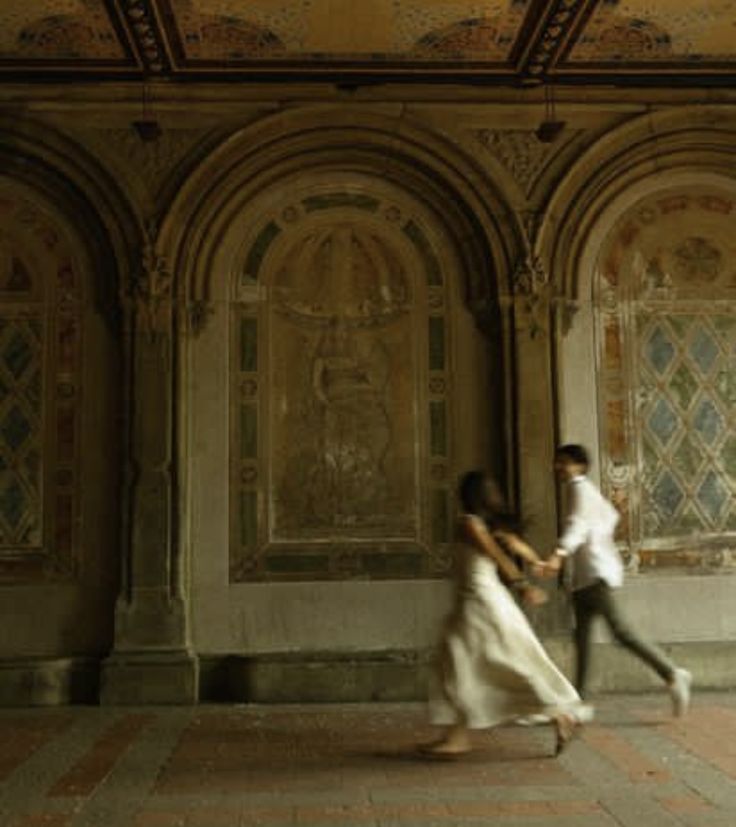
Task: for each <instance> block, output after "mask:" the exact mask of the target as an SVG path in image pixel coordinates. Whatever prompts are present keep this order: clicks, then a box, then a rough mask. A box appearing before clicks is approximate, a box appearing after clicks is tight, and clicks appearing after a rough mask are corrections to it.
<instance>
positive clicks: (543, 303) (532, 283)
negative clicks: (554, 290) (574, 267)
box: [513, 253, 549, 338]
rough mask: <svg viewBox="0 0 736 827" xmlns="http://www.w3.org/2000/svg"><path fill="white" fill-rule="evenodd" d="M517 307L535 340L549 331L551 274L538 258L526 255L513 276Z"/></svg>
mask: <svg viewBox="0 0 736 827" xmlns="http://www.w3.org/2000/svg"><path fill="white" fill-rule="evenodd" d="M513 287H514V295H515V296H516V297H517V306H518V308H519V309H520V310H521V311H522V314H523V315H524V316H525V317H526V320H527V325H528V330H529V334H530V336H531V337H532V338H535V337H536V336H537V335H539V334H540V333H543V332H544V331H546V330H547V329H548V319H547V316H548V309H549V274H548V273H547V270H546V268H545V266H544V264H543V263H542V261H541V259H540V258H539V257H538V256H535V255H534V254H532V253H528V254H527V255H525V256H524V257H523V258H522V259H521V260H520V262H519V264H518V265H517V267H516V269H515V270H514V274H513Z"/></svg>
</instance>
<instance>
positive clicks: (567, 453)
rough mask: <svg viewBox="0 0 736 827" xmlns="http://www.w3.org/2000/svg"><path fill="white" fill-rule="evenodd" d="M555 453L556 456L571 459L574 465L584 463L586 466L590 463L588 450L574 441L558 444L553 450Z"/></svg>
mask: <svg viewBox="0 0 736 827" xmlns="http://www.w3.org/2000/svg"><path fill="white" fill-rule="evenodd" d="M555 455H556V456H558V457H567V459H569V460H572V461H573V462H574V463H575V464H576V465H584V466H585V467H586V468H587V467H588V466H589V465H590V460H589V459H588V452H587V451H586V450H585V448H583V446H582V445H576V444H574V443H569V444H567V445H560V447H559V448H558V449H557V450H556V451H555Z"/></svg>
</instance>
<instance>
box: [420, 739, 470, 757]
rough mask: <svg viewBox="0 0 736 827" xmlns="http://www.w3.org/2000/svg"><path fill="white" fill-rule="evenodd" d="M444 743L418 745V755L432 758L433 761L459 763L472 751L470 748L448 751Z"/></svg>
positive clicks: (434, 742)
mask: <svg viewBox="0 0 736 827" xmlns="http://www.w3.org/2000/svg"><path fill="white" fill-rule="evenodd" d="M444 745H445V742H444V741H433V742H431V743H429V744H418V745H417V753H418V754H419V755H420V756H421V757H422V758H430V759H432V760H433V761H457V760H458V759H459V758H462V757H463V756H464V755H467V754H468V753H469V752H470V751H471V748H470V747H464V748H460V749H447V748H446V747H445V746H444Z"/></svg>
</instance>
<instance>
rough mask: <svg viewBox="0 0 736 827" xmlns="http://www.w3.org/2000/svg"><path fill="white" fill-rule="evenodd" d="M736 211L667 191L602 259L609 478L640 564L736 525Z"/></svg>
mask: <svg viewBox="0 0 736 827" xmlns="http://www.w3.org/2000/svg"><path fill="white" fill-rule="evenodd" d="M734 216H736V200H733V199H731V198H730V197H728V196H726V195H723V194H720V193H715V192H709V191H700V190H692V191H681V192H679V191H678V192H667V193H663V194H660V195H658V196H656V197H652V198H650V199H648V200H646V201H645V202H642V203H640V204H638V205H637V206H636V207H635V208H634V209H633V210H631V211H630V212H629V214H627V215H626V216H624V217H623V218H622V219H621V220H620V221H619V223H618V225H617V227H616V228H615V229H614V231H613V232H612V234H611V236H610V238H609V240H608V242H607V244H606V245H605V247H604V250H603V253H602V256H601V259H600V261H599V277H598V283H597V296H596V300H597V303H598V307H599V325H598V331H599V341H600V365H601V380H602V381H601V384H600V389H601V420H602V423H603V433H602V436H603V447H604V454H605V458H606V460H607V464H606V467H605V472H606V473H605V475H604V480H605V483H606V485H607V487H608V490H609V493H610V494H611V496H612V498H613V499H614V500H615V501H616V502H617V504H618V505H619V507H620V508H621V509H622V511H623V514H624V520H623V522H622V526H621V539H622V540H623V541H624V542H625V543H626V545H627V546H628V547H629V549H630V550H631V551H632V552H634V553H635V554H637V555H638V557H639V559H640V561H641V562H642V563H643V564H645V565H646V564H651V565H659V564H670V563H677V562H680V563H682V562H687V563H693V562H696V563H698V562H702V560H701V561H698V558H697V556H695V557H693V556H692V554H691V552H692V551H693V550H694V549H702V550H703V551H704V552H705V550H707V549H708V548H709V547H712V546H713V543H714V542H715V541H716V539H719V540H720V538H726V539H727V537H728V535H733V534H735V533H736V497H735V496H734V495H735V494H736V466H734V445H736V443H734V438H733V433H734V430H735V426H736V406H735V405H734V402H736V314H735V313H734V310H735V309H736V265H735V264H734V262H736V238H734V234H733V220H734ZM682 550H686V551H687V552H688V554H685V555H684V554H682V553H679V552H681V551H682Z"/></svg>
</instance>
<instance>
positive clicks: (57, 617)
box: [0, 122, 125, 704]
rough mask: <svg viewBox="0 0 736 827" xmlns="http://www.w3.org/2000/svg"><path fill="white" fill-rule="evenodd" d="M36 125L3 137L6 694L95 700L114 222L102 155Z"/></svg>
mask: <svg viewBox="0 0 736 827" xmlns="http://www.w3.org/2000/svg"><path fill="white" fill-rule="evenodd" d="M36 129H38V127H36V126H35V125H34V124H32V123H30V122H26V123H24V124H23V125H22V126H21V127H19V128H18V129H17V131H16V129H15V126H13V127H9V128H8V129H7V131H6V130H5V129H4V130H3V135H2V137H3V140H2V141H0V158H2V160H3V162H4V165H3V172H4V174H3V175H2V176H0V214H1V215H2V228H1V229H0V316H1V317H2V324H0V330H1V331H2V333H1V334H0V362H1V363H2V366H1V367H0V373H2V376H1V377H0V385H1V391H2V392H1V393H0V432H1V433H2V437H1V439H2V446H1V447H0V454H1V456H0V468H1V469H2V473H1V474H0V503H1V505H0V508H1V509H2V512H3V513H2V517H0V524H1V528H0V585H1V586H2V591H3V599H2V615H3V623H4V625H5V626H6V627H7V628H11V627H12V628H14V629H16V633H15V634H14V635H10V636H6V639H5V642H4V645H3V647H2V651H0V658H6V659H10V661H11V662H10V663H9V664H6V665H5V666H4V672H5V675H6V681H5V684H4V687H3V689H4V692H3V697H2V701H3V702H6V703H13V704H19V703H32V704H36V703H41V704H53V703H68V702H70V701H80V700H85V701H92V700H96V696H97V691H98V686H99V661H100V659H101V657H103V656H104V655H105V654H107V652H108V651H109V648H110V647H111V645H112V640H113V620H114V604H115V597H116V594H117V590H118V588H119V582H120V557H121V551H122V544H121V542H120V512H119V502H120V491H121V483H122V479H121V474H120V467H121V465H122V462H123V449H124V437H123V435H122V434H121V433H120V431H119V423H120V414H121V409H122V394H121V392H120V391H121V388H120V387H119V385H118V384H117V383H116V382H115V381H113V377H114V376H117V375H119V371H120V366H121V362H122V358H121V356H122V354H121V351H120V348H119V341H118V338H117V333H118V329H117V327H116V324H117V317H116V311H115V306H114V301H115V299H114V297H115V296H116V294H117V278H118V275H119V273H120V271H121V270H123V271H124V269H125V267H124V264H123V261H122V260H121V261H120V262H119V265H120V266H119V269H118V267H117V266H116V262H115V260H114V257H113V255H111V251H112V249H113V247H114V245H115V242H119V241H120V237H119V236H116V235H115V233H111V234H110V235H108V233H107V231H106V229H105V227H104V225H105V223H106V220H107V219H108V218H110V213H109V212H108V211H106V207H109V206H110V204H109V202H105V200H104V199H101V201H100V202H98V201H96V200H95V195H96V194H99V193H96V192H95V185H96V184H99V183H100V182H99V180H95V175H96V174H100V172H99V170H96V169H94V168H93V169H91V170H90V169H86V170H84V171H81V170H80V169H79V168H77V169H76V170H75V175H74V176H72V177H67V175H66V173H67V172H69V168H68V164H69V159H70V157H73V155H74V152H75V148H74V147H73V146H72V145H70V144H69V142H66V141H64V140H63V139H62V138H61V137H60V136H58V135H56V134H55V133H54V132H53V131H52V130H49V129H48V128H45V129H43V130H39V131H42V132H43V136H42V137H39V135H38V134H36V133H35V130H36ZM10 136H12V140H8V138H9V137H10ZM98 208H99V209H98ZM18 617H24V618H26V621H27V622H26V623H25V625H24V626H23V627H22V628H21V627H20V626H18V624H17V623H16V621H17V618H18Z"/></svg>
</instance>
